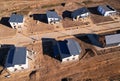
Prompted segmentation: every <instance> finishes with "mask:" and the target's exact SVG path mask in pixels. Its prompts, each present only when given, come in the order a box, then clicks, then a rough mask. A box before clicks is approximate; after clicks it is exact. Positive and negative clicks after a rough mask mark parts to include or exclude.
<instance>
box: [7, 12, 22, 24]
mask: <svg viewBox="0 0 120 81" xmlns="http://www.w3.org/2000/svg"><path fill="white" fill-rule="evenodd" d="M9 22H17V23H22V22H23V15H19V14H12V15H11V16H10V19H9Z"/></svg>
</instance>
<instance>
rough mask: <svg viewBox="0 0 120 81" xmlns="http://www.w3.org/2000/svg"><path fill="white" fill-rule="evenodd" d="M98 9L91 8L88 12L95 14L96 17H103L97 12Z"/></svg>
mask: <svg viewBox="0 0 120 81" xmlns="http://www.w3.org/2000/svg"><path fill="white" fill-rule="evenodd" d="M97 8H98V7H89V8H88V10H89V11H90V12H91V13H92V14H95V15H101V14H100V13H99V12H98V10H97Z"/></svg>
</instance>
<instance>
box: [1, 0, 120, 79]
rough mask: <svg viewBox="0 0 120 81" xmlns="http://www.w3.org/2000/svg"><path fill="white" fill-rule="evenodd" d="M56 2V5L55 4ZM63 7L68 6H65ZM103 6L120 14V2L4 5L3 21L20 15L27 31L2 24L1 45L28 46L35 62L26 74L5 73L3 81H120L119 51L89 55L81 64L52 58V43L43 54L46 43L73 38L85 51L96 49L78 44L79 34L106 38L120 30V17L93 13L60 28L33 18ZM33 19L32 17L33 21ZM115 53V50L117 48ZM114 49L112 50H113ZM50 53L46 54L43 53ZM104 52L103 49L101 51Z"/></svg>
mask: <svg viewBox="0 0 120 81" xmlns="http://www.w3.org/2000/svg"><path fill="white" fill-rule="evenodd" d="M53 2H54V4H53ZM61 3H65V6H62V5H61ZM101 4H110V5H112V6H113V7H114V8H115V9H117V10H118V11H120V6H119V4H120V0H114V1H111V0H105V1H103V0H98V1H95V0H93V1H83V2H82V0H71V1H69V0H50V1H46V0H36V1H32V0H30V1H19V0H18V1H14V0H11V1H1V2H0V6H2V7H1V8H0V12H1V13H0V18H1V19H2V18H3V17H5V18H6V17H9V16H10V14H11V13H13V12H18V13H21V14H23V15H25V22H24V28H23V29H22V31H21V32H18V31H17V30H15V29H12V28H10V27H8V25H6V23H3V21H1V22H0V44H14V45H16V46H26V47H27V49H29V50H33V51H35V54H34V55H33V57H32V59H31V60H30V59H29V68H28V69H27V70H23V71H17V72H14V73H10V74H11V75H10V78H6V77H5V75H6V74H7V73H8V72H6V71H3V72H2V74H1V75H0V81H17V80H19V81H64V80H65V79H69V80H70V81H115V80H116V81H119V80H120V50H119V49H118V50H116V51H111V52H109V53H108V52H106V53H104V52H101V54H97V53H98V52H94V51H92V52H91V51H88V52H86V53H85V56H84V57H83V58H82V59H80V60H79V61H74V62H69V63H61V62H60V61H59V60H57V59H54V58H53V57H51V56H50V55H49V53H52V51H51V50H52V48H51V43H49V41H46V42H44V43H45V47H46V48H45V49H44V50H43V48H44V46H43V39H45V40H50V39H51V40H64V39H65V38H73V39H75V40H77V41H78V42H79V43H80V44H82V45H83V46H82V47H83V48H84V49H85V48H91V49H93V50H95V47H94V46H92V45H89V44H87V43H85V42H82V41H81V40H79V39H78V38H77V37H76V36H75V35H79V34H91V33H92V34H103V33H106V32H111V31H117V30H120V15H119V14H118V15H117V16H111V17H102V16H99V15H98V14H94V13H92V15H91V16H90V17H89V18H87V19H82V20H81V19H80V20H78V21H72V20H71V19H70V18H65V19H63V21H61V22H60V24H57V25H50V24H47V23H45V22H41V21H40V20H35V19H34V18H33V14H43V15H44V14H45V13H46V11H47V10H52V9H55V10H56V11H57V13H58V14H59V15H60V16H61V17H62V12H63V11H65V10H68V11H72V10H75V9H77V8H80V7H83V6H86V7H89V8H91V7H95V6H97V5H101ZM30 16H31V17H30ZM114 49H115V48H114ZM114 49H112V50H114ZM45 50H46V51H47V52H45V53H44V51H45ZM100 50H101V49H100Z"/></svg>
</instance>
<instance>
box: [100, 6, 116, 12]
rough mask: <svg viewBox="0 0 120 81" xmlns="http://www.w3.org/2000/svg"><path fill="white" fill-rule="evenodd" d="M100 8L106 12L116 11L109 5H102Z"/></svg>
mask: <svg viewBox="0 0 120 81" xmlns="http://www.w3.org/2000/svg"><path fill="white" fill-rule="evenodd" d="M98 7H101V8H102V9H104V10H105V11H115V9H113V8H112V7H111V6H109V5H100V6H98Z"/></svg>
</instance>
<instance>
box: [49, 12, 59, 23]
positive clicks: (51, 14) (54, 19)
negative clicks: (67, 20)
mask: <svg viewBox="0 0 120 81" xmlns="http://www.w3.org/2000/svg"><path fill="white" fill-rule="evenodd" d="M47 20H48V24H55V23H59V22H60V20H61V17H60V16H58V14H57V12H55V11H47Z"/></svg>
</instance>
